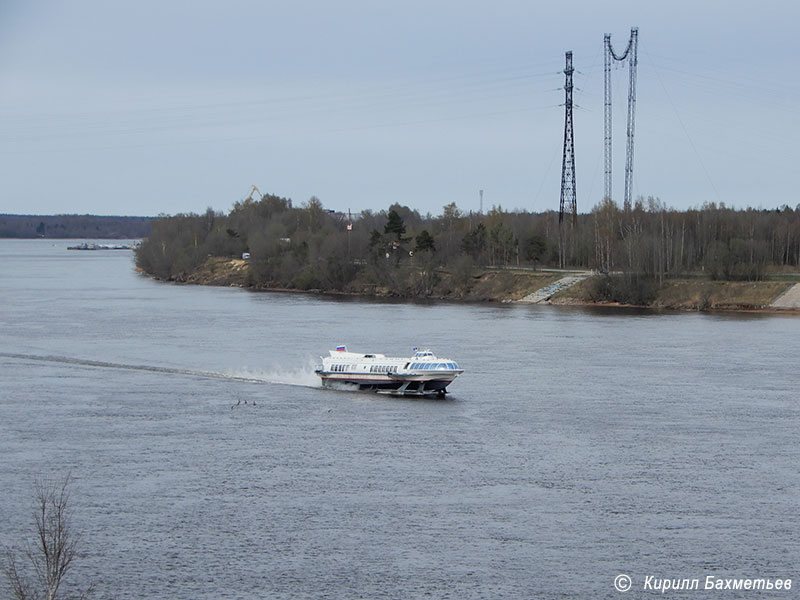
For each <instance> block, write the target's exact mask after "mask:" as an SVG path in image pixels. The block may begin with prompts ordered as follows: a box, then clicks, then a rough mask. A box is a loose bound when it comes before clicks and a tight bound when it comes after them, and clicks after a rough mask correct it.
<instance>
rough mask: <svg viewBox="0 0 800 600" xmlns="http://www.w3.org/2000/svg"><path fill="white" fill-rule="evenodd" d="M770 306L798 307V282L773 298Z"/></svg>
mask: <svg viewBox="0 0 800 600" xmlns="http://www.w3.org/2000/svg"><path fill="white" fill-rule="evenodd" d="M770 308H783V309H794V310H799V309H800V283H795V284H794V285H793V286H792V287H790V288H789V289H788V290H786V291H785V292H784V293H783V294H781V295H780V296H778V297H777V298H775V300H773V301H772V303H771V304H770Z"/></svg>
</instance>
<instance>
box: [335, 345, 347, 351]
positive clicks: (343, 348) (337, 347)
mask: <svg viewBox="0 0 800 600" xmlns="http://www.w3.org/2000/svg"><path fill="white" fill-rule="evenodd" d="M336 351H337V352H347V346H336Z"/></svg>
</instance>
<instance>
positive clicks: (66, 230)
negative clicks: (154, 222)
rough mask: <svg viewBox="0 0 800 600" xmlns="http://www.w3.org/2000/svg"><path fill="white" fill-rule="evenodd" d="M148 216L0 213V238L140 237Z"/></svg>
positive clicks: (145, 232)
mask: <svg viewBox="0 0 800 600" xmlns="http://www.w3.org/2000/svg"><path fill="white" fill-rule="evenodd" d="M150 220H151V217H117V216H101V215H5V214H4V215H0V238H22V239H33V238H51V239H81V238H82V239H116V240H122V239H140V238H144V237H147V236H148V235H150Z"/></svg>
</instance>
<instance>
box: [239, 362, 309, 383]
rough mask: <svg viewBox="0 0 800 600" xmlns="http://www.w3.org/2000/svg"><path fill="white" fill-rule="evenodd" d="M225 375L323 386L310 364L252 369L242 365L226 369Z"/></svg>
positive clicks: (267, 381)
mask: <svg viewBox="0 0 800 600" xmlns="http://www.w3.org/2000/svg"><path fill="white" fill-rule="evenodd" d="M224 375H225V376H226V377H230V378H231V379H244V380H246V381H261V382H264V383H277V384H281V385H299V386H302V387H322V382H321V380H320V378H319V376H318V375H317V374H316V373H314V367H313V366H310V365H306V366H305V367H303V368H297V369H252V368H250V367H241V368H238V369H233V370H228V371H225V373H224Z"/></svg>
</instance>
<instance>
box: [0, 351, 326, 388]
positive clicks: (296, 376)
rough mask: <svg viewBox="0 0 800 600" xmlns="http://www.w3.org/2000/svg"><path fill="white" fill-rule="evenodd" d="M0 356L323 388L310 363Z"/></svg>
mask: <svg viewBox="0 0 800 600" xmlns="http://www.w3.org/2000/svg"><path fill="white" fill-rule="evenodd" d="M0 358H12V359H18V360H32V361H38V362H47V363H57V364H64V365H77V366H82V367H95V368H100V369H123V370H126V371H149V372H152V373H168V374H171V375H189V376H192V377H209V378H213V379H229V380H232V381H245V382H248V383H274V384H280V385H298V386H303V387H320V381H319V378H318V377H317V376H316V375H315V374H314V367H313V366H310V365H309V366H307V367H306V368H303V369H287V370H280V369H279V370H250V369H248V368H241V369H236V370H228V371H201V370H196V369H177V368H172V367H158V366H155V365H137V364H128V363H116V362H107V361H102V360H89V359H83V358H72V357H68V356H44V355H38V354H18V353H12V352H0Z"/></svg>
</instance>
